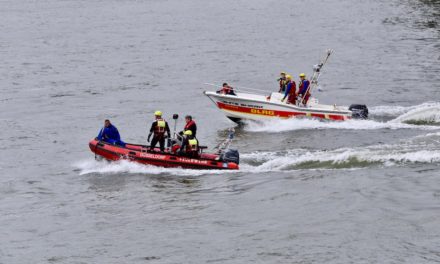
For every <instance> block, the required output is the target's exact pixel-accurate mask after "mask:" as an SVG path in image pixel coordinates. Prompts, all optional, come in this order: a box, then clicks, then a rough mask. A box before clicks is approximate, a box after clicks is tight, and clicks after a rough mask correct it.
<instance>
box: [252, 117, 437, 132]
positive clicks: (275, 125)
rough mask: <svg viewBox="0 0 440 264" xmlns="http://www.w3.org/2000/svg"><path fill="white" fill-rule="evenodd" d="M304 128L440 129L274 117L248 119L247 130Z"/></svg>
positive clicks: (273, 130)
mask: <svg viewBox="0 0 440 264" xmlns="http://www.w3.org/2000/svg"><path fill="white" fill-rule="evenodd" d="M302 129H350V130H373V129H423V130H435V129H440V128H439V127H436V126H429V125H413V124H406V123H400V122H396V121H392V122H390V121H389V122H379V121H375V120H357V119H352V120H347V121H322V120H317V119H295V118H290V119H272V120H265V121H259V122H255V121H246V127H245V130H247V131H250V132H284V131H292V130H302Z"/></svg>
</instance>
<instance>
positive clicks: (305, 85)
mask: <svg viewBox="0 0 440 264" xmlns="http://www.w3.org/2000/svg"><path fill="white" fill-rule="evenodd" d="M299 78H300V79H301V81H300V82H299V89H298V90H299V93H298V95H300V96H301V98H302V100H301V102H302V103H303V104H304V105H307V102H308V101H309V98H310V89H309V86H310V81H309V80H307V79H306V75H305V74H304V73H301V74H300V75H299Z"/></svg>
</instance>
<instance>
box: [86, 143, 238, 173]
mask: <svg viewBox="0 0 440 264" xmlns="http://www.w3.org/2000/svg"><path fill="white" fill-rule="evenodd" d="M89 147H90V150H91V151H92V152H93V153H95V155H97V156H101V157H103V158H105V159H107V160H109V161H117V160H129V161H133V162H137V163H141V164H147V165H153V166H158V167H166V168H177V167H179V168H186V169H216V170H238V169H239V166H238V164H236V163H234V162H224V161H219V160H216V159H218V155H216V154H209V153H202V154H201V156H200V158H189V157H184V156H179V155H174V154H170V153H167V152H165V153H160V152H159V151H156V152H147V149H148V147H147V146H143V145H135V144H126V147H121V146H116V145H111V144H108V143H106V142H103V141H98V140H97V139H92V140H91V141H90V142H89Z"/></svg>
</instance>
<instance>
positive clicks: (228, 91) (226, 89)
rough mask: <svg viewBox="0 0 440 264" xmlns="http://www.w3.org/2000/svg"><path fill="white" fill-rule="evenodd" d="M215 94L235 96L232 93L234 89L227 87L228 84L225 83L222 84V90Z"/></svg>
mask: <svg viewBox="0 0 440 264" xmlns="http://www.w3.org/2000/svg"><path fill="white" fill-rule="evenodd" d="M217 93H220V94H229V95H236V94H235V92H234V87H232V86H229V84H227V83H223V85H222V89H221V90H219V91H217Z"/></svg>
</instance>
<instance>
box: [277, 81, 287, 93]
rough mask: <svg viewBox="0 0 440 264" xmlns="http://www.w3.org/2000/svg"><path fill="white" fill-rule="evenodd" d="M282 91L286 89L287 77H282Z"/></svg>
mask: <svg viewBox="0 0 440 264" xmlns="http://www.w3.org/2000/svg"><path fill="white" fill-rule="evenodd" d="M279 80H280V92H284V91H285V90H286V85H287V82H286V78H280V79H279Z"/></svg>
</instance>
